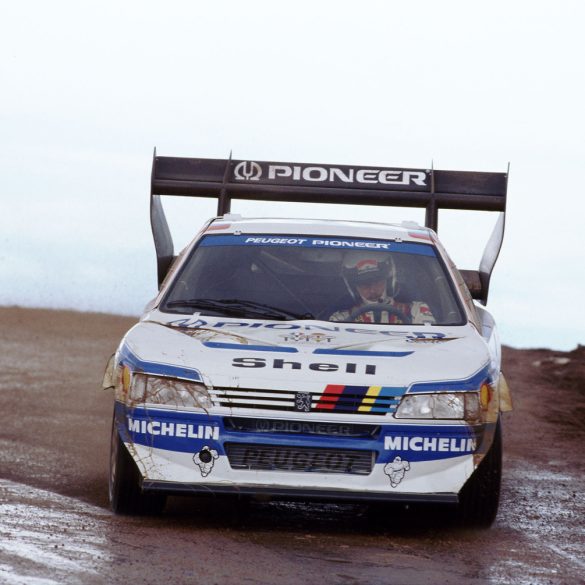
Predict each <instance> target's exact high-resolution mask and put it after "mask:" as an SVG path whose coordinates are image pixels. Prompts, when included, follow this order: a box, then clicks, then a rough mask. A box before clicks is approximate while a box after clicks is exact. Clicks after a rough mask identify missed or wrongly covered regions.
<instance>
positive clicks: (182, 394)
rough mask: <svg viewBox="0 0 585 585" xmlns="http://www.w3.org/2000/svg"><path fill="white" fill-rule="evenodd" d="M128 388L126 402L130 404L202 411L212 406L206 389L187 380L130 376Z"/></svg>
mask: <svg viewBox="0 0 585 585" xmlns="http://www.w3.org/2000/svg"><path fill="white" fill-rule="evenodd" d="M129 386H130V388H129V391H128V402H131V403H137V402H146V403H149V404H164V405H165V406H183V407H194V408H204V409H208V408H211V407H212V406H213V404H212V402H211V398H210V396H209V392H208V391H207V388H206V387H205V386H204V385H203V384H198V383H196V382H189V381H188V380H180V379H178V378H165V377H162V376H149V375H147V374H132V381H131V383H130V385H129Z"/></svg>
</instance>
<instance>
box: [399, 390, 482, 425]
mask: <svg viewBox="0 0 585 585" xmlns="http://www.w3.org/2000/svg"><path fill="white" fill-rule="evenodd" d="M481 412H482V410H481V407H480V402H479V392H441V393H436V394H407V395H406V396H403V397H402V400H401V402H400V404H399V405H398V408H397V409H396V412H395V413H394V416H395V417H396V418H427V419H428V418H431V419H451V420H466V421H478V420H480V418H481Z"/></svg>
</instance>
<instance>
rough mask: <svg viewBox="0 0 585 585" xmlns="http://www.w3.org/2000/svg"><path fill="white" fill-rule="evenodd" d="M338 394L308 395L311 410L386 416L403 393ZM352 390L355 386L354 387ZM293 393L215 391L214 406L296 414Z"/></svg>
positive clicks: (256, 390)
mask: <svg viewBox="0 0 585 585" xmlns="http://www.w3.org/2000/svg"><path fill="white" fill-rule="evenodd" d="M341 388H342V390H340V391H339V392H327V393H320V392H307V393H306V394H309V395H310V396H311V411H314V412H319V413H339V412H343V413H353V414H364V415H368V414H369V415H381V414H382V415H384V414H386V413H392V412H394V411H395V410H396V407H397V405H398V403H399V402H400V399H401V394H399V395H396V396H389V395H369V394H367V393H366V391H367V390H368V387H363V388H360V390H361V391H360V392H352V391H348V390H347V389H346V390H343V388H344V387H343V386H342V387H341ZM351 389H352V390H353V389H354V387H351ZM296 394H297V392H294V391H292V390H275V389H273V388H271V389H268V390H263V389H259V388H241V387H238V388H214V389H213V390H211V396H212V400H213V403H214V404H215V406H221V407H227V408H254V409H261V410H276V411H293V412H294V411H296V410H297V409H296V408H295V396H296Z"/></svg>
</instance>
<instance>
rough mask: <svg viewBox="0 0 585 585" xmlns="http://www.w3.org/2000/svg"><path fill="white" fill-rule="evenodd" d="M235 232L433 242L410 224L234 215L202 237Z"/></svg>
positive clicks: (222, 219) (431, 234)
mask: <svg viewBox="0 0 585 585" xmlns="http://www.w3.org/2000/svg"><path fill="white" fill-rule="evenodd" d="M236 232H240V233H245V234H246V233H247V234H295V235H297V234H298V235H314V236H316V235H320V236H340V237H353V238H379V239H392V240H395V239H401V240H410V241H416V242H420V241H421V240H423V241H424V240H426V241H428V242H430V241H434V240H435V234H434V232H433V231H432V230H430V229H428V228H426V227H423V226H420V225H419V224H418V223H416V222H413V221H405V222H402V223H401V224H390V223H377V222H365V221H346V220H331V219H289V218H287V219H283V218H244V217H242V216H241V215H237V214H227V215H224V216H223V217H218V218H216V219H214V220H213V221H212V222H211V223H210V224H209V225H208V226H207V229H206V230H205V232H204V234H206V235H207V234H213V233H224V234H228V233H236Z"/></svg>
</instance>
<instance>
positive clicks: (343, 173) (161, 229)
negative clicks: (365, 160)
mask: <svg viewBox="0 0 585 585" xmlns="http://www.w3.org/2000/svg"><path fill="white" fill-rule="evenodd" d="M507 184H508V173H507V172H506V173H485V172H469V171H442V170H436V169H432V168H431V169H402V168H389V167H372V166H349V165H329V164H307V163H288V162H267V161H251V160H232V158H231V156H230V158H229V159H227V160H226V159H206V158H178V157H167V156H157V154H156V150H155V153H154V158H153V163H152V177H151V197H150V212H151V225H152V233H153V237H154V243H155V248H156V254H157V264H158V280H159V285H160V283H161V282H162V279H163V278H164V276H165V274H166V272H167V271H168V268H169V266H170V264H171V262H172V260H173V257H174V250H173V241H172V237H171V233H170V230H169V227H168V224H167V221H166V218H165V214H164V210H163V207H162V204H161V201H160V196H161V195H176V196H183V197H212V198H217V199H218V209H217V214H218V216H222V215H225V214H226V213H229V211H230V208H231V201H232V199H245V200H261V201H286V202H299V203H301V202H302V203H337V204H357V205H389V206H396V207H419V208H424V209H425V210H426V213H425V225H426V226H427V227H429V228H431V229H433V230H434V231H437V229H438V214H439V209H461V210H477V211H496V212H500V214H501V215H500V218H499V220H498V222H497V224H496V227H495V229H494V232H493V233H492V236H491V237H490V239H489V241H488V244H487V246H486V249H485V251H484V255H483V258H482V261H481V263H480V267H479V270H478V271H463V273H464V275H465V273H466V272H468V273H472V276H473V277H474V278H475V280H476V281H478V282H479V287H478V286H477V283H476V286H471V287H470V290H471V292H472V296H473V297H474V298H477V299H479V300H480V301H481V302H482V303H484V304H485V303H486V302H487V293H488V289H489V280H490V277H491V273H492V270H493V268H494V265H495V262H496V260H497V257H498V254H499V251H500V247H501V245H502V240H503V236H504V214H505V211H506V192H507ZM466 281H468V282H469V284H470V285H471V276H469V277H466Z"/></svg>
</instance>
